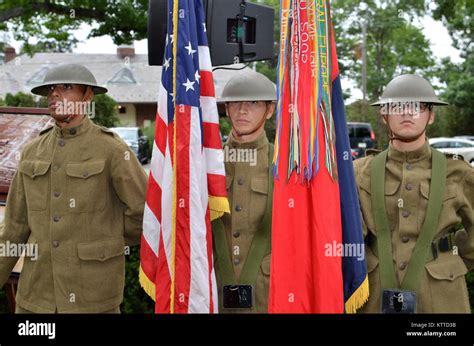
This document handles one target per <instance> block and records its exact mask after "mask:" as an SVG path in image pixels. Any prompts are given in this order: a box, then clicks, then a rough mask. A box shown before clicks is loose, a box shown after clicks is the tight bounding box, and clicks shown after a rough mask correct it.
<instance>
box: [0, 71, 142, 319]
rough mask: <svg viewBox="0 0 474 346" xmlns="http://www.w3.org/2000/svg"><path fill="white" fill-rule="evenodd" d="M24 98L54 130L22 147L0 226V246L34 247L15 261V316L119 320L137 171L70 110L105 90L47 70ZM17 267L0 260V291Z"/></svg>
mask: <svg viewBox="0 0 474 346" xmlns="http://www.w3.org/2000/svg"><path fill="white" fill-rule="evenodd" d="M32 92H33V93H35V94H38V95H43V96H47V97H48V102H49V109H50V114H51V116H52V117H53V118H54V119H55V121H56V124H55V125H54V126H53V127H51V128H48V129H46V130H44V131H42V132H41V134H40V135H39V137H38V138H36V139H35V140H33V141H32V142H30V143H29V144H28V145H26V147H25V148H24V150H23V152H22V155H21V159H20V162H19V166H18V171H17V172H16V174H15V177H14V179H13V182H12V184H11V187H10V191H9V194H8V200H7V206H6V212H5V220H4V223H2V224H1V225H0V243H6V242H9V243H16V244H23V243H26V244H29V245H33V246H37V258H32V257H26V258H25V261H24V265H23V269H22V272H21V275H20V281H19V286H18V292H17V296H16V303H17V312H19V313H24V312H34V313H52V312H59V313H62V312H84V313H86V312H87V313H102V312H119V305H120V303H121V302H122V299H123V288H124V281H125V251H124V248H125V246H126V245H136V244H138V243H139V239H140V236H141V232H142V216H143V208H144V203H145V193H146V181H147V177H146V173H145V172H144V170H143V168H142V167H141V165H140V164H139V162H138V160H137V159H136V158H135V156H134V154H133V153H132V152H131V151H130V149H129V147H128V146H127V144H125V143H124V142H123V141H122V140H121V139H120V138H119V137H118V136H117V135H116V134H114V133H113V132H111V131H109V130H108V129H106V128H103V127H100V126H97V125H95V124H94V123H92V121H91V120H90V119H89V116H87V115H86V114H85V112H84V110H85V109H86V108H87V107H75V105H78V104H80V103H83V104H84V102H85V103H87V102H89V101H91V100H92V99H93V97H94V94H101V93H105V92H107V89H105V88H103V87H100V86H98V85H97V84H96V80H95V78H94V76H93V75H92V73H91V72H90V71H89V70H88V69H87V68H85V67H84V66H82V65H77V64H67V65H59V66H57V67H54V68H52V69H51V70H50V71H48V73H47V74H46V77H45V80H44V83H43V84H42V85H40V86H38V87H35V88H34V89H33V90H32ZM71 105H72V107H70V106H71ZM71 110H72V111H71ZM16 261H17V258H15V257H0V285H2V286H3V284H4V283H5V281H6V280H7V278H8V276H9V275H10V272H11V270H12V268H13V266H14V265H15V263H16Z"/></svg>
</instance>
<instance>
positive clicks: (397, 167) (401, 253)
mask: <svg viewBox="0 0 474 346" xmlns="http://www.w3.org/2000/svg"><path fill="white" fill-rule="evenodd" d="M373 158H374V156H367V157H365V158H362V159H358V160H356V161H354V170H355V174H356V180H357V185H358V190H359V198H360V206H361V211H362V219H363V223H364V235H365V239H366V257H367V269H368V272H369V290H370V297H369V301H368V303H367V304H366V305H365V306H364V307H363V308H362V312H375V313H377V312H380V299H381V286H380V276H379V275H380V274H379V266H378V264H379V263H378V258H377V253H378V251H377V250H378V249H377V244H376V241H373V239H375V240H376V238H377V231H376V229H375V222H374V217H373V214H372V206H371V187H370V175H371V165H372V162H373ZM446 176H447V178H446V191H445V195H444V198H443V206H442V210H441V216H440V219H439V223H438V226H437V229H436V232H435V237H434V241H438V240H439V239H441V238H442V237H443V236H445V235H446V234H447V233H448V232H449V231H452V230H453V229H454V228H455V227H456V226H457V225H458V224H459V223H462V225H463V226H464V228H465V232H466V233H464V234H463V235H464V237H465V239H464V241H462V242H459V243H458V244H457V246H458V249H452V250H450V251H445V252H439V255H438V257H437V258H436V259H434V256H433V255H431V254H430V255H429V256H430V257H429V261H428V262H427V263H426V265H425V269H426V270H425V271H424V273H423V278H422V280H421V284H420V288H419V292H418V294H417V300H418V302H417V304H418V308H417V312H419V313H432V312H437V313H449V312H470V306H469V297H468V292H467V287H466V280H465V274H466V273H467V272H468V269H469V270H470V269H472V268H474V212H473V207H474V169H473V168H472V167H471V166H470V165H469V164H467V163H466V162H465V161H464V160H462V159H456V157H447V175H446ZM430 180H431V148H430V146H429V144H428V142H426V143H425V144H424V145H423V146H422V147H421V148H420V149H418V150H415V151H411V152H400V151H398V150H396V149H395V148H393V147H392V146H390V147H389V151H388V157H387V164H386V168H385V206H386V210H387V219H388V222H389V226H390V231H391V240H392V241H391V243H392V249H393V265H394V268H395V273H396V275H397V278H398V282H401V281H402V280H403V278H404V276H405V274H406V269H407V266H408V264H409V263H410V258H411V255H412V252H413V249H414V247H415V244H416V241H417V239H418V237H419V234H420V230H421V227H422V225H423V222H424V219H425V215H426V208H427V204H428V199H429V195H430V191H429V190H430ZM459 234H460V235H461V233H459ZM466 237H467V238H466ZM370 239H372V240H370Z"/></svg>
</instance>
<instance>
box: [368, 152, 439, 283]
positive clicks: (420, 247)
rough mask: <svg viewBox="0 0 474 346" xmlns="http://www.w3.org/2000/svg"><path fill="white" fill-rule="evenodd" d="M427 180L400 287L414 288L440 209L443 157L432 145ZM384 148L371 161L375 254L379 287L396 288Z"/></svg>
mask: <svg viewBox="0 0 474 346" xmlns="http://www.w3.org/2000/svg"><path fill="white" fill-rule="evenodd" d="M431 152H432V167H431V183H430V196H429V200H428V207H427V210H426V216H425V220H424V222H423V226H422V227H421V231H420V236H419V237H418V240H417V242H416V245H415V249H414V250H413V254H412V256H411V259H410V263H409V264H408V268H407V274H406V275H405V277H404V279H403V283H402V285H401V288H402V289H405V290H411V291H414V292H416V291H418V288H419V285H420V280H421V276H422V273H423V270H424V267H425V263H426V259H427V257H428V254H429V250H430V248H431V247H430V245H431V242H432V241H433V238H434V236H435V232H436V227H437V225H438V222H439V216H440V213H441V208H442V202H443V195H444V191H445V187H446V166H447V164H446V158H445V157H444V155H443V154H442V153H440V152H439V151H437V150H435V149H432V151H431ZM387 153H388V151H387V150H385V151H384V152H382V153H381V154H380V155H378V156H376V157H375V158H374V160H373V162H372V172H371V178H370V179H371V182H370V186H371V198H372V211H373V214H374V221H375V227H376V230H377V246H378V249H377V250H378V254H379V267H380V281H381V287H382V289H388V288H397V287H400V286H399V285H398V281H397V277H396V275H395V269H394V266H393V256H392V241H391V233H390V227H389V224H388V220H387V213H386V210H385V195H384V182H385V164H386V161H387Z"/></svg>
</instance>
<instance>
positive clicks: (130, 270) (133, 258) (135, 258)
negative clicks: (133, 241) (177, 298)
mask: <svg viewBox="0 0 474 346" xmlns="http://www.w3.org/2000/svg"><path fill="white" fill-rule="evenodd" d="M139 268H140V247H139V246H133V247H132V248H131V249H130V255H128V256H127V262H126V264H125V290H124V293H123V303H122V305H120V310H121V311H122V313H124V314H145V313H146V314H151V313H153V312H154V311H155V309H154V307H155V303H154V302H153V300H152V299H151V298H150V297H148V295H147V294H146V293H145V291H144V290H143V289H142V288H141V286H140V283H139V281H138V271H139Z"/></svg>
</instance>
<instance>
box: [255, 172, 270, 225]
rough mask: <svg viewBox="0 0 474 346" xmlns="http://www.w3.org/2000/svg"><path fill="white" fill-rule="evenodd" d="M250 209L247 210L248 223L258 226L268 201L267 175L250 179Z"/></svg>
mask: <svg viewBox="0 0 474 346" xmlns="http://www.w3.org/2000/svg"><path fill="white" fill-rule="evenodd" d="M250 189H251V191H252V192H251V193H250V210H249V216H250V220H249V224H250V225H251V227H253V228H255V227H258V226H260V223H261V222H262V220H263V216H264V215H265V210H266V207H267V202H268V203H272V201H268V177H265V178H263V177H262V178H260V177H258V178H252V179H251V180H250Z"/></svg>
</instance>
